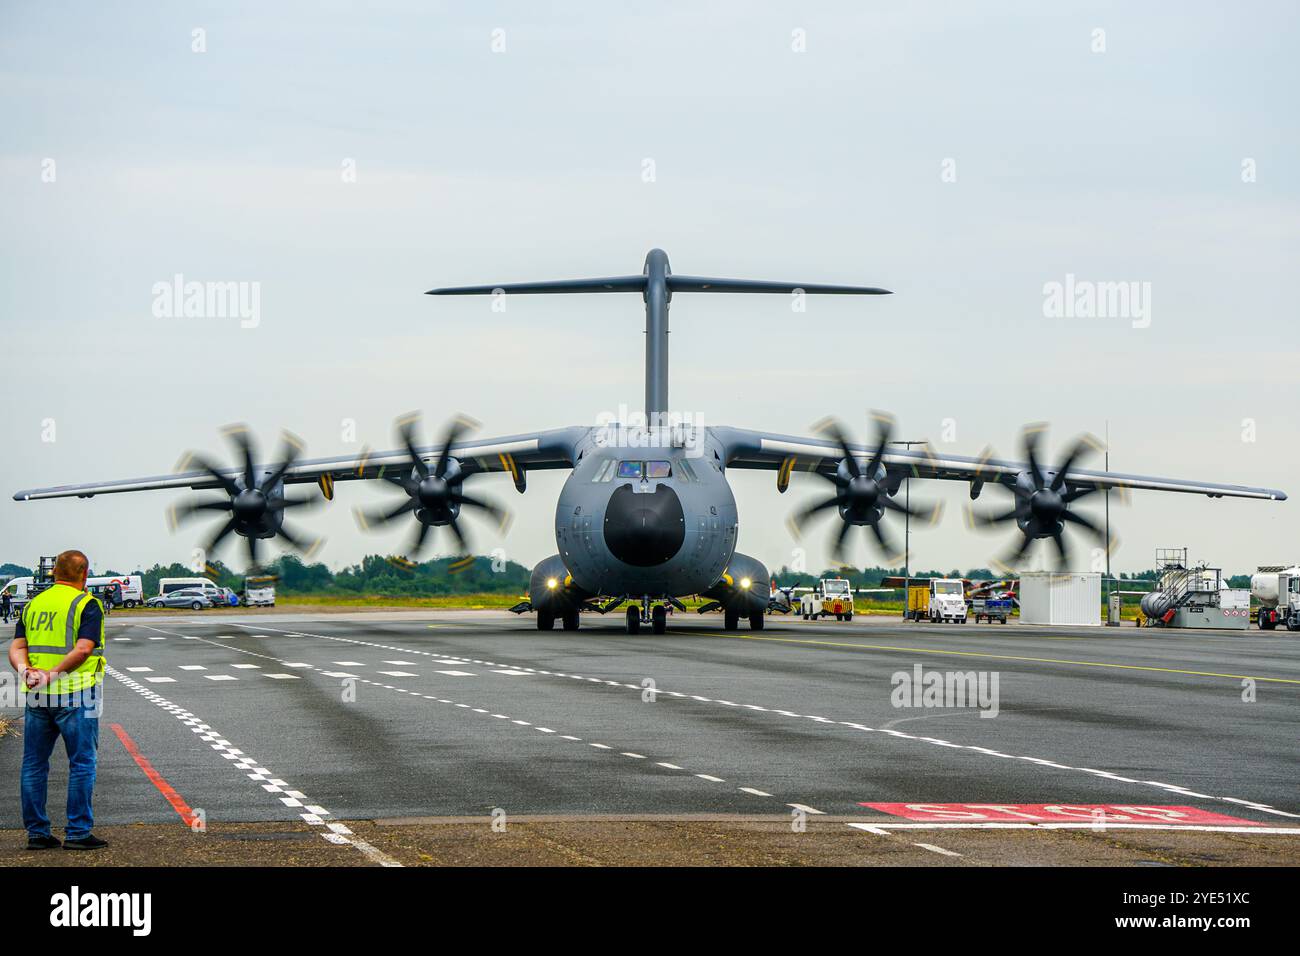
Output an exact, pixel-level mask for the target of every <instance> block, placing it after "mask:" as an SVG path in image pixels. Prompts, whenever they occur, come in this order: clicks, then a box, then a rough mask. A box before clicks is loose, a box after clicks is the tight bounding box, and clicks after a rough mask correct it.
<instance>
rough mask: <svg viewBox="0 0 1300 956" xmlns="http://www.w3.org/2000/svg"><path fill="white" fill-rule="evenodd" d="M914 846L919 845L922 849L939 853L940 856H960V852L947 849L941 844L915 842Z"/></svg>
mask: <svg viewBox="0 0 1300 956" xmlns="http://www.w3.org/2000/svg"><path fill="white" fill-rule="evenodd" d="M912 845H913V846H919V847H920V848H921V849H922V850H929V851H930V852H931V853H938V854H939V855H940V856H955V857H960V856H961V854H960V853H954V852H952V850H945V849H944V848H943V847H941V846H935V845H934V844H933V843H914V844H912Z"/></svg>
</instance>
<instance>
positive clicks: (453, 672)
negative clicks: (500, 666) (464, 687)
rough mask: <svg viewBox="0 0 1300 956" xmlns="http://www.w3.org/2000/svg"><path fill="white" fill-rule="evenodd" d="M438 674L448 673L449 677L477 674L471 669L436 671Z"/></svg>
mask: <svg viewBox="0 0 1300 956" xmlns="http://www.w3.org/2000/svg"><path fill="white" fill-rule="evenodd" d="M434 673H436V674H446V675H447V676H448V677H474V676H476V675H475V674H472V673H470V672H469V671H435V672H434Z"/></svg>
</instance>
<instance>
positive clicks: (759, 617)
mask: <svg viewBox="0 0 1300 956" xmlns="http://www.w3.org/2000/svg"><path fill="white" fill-rule="evenodd" d="M749 629H750V630H751V631H761V630H762V629H763V612H762V611H759V612H758V613H757V614H751V615H749Z"/></svg>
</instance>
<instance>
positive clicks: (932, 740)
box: [218, 624, 1300, 819]
mask: <svg viewBox="0 0 1300 956" xmlns="http://www.w3.org/2000/svg"><path fill="white" fill-rule="evenodd" d="M237 626H238V627H247V628H250V629H257V630H266V631H271V632H272V633H280V634H286V635H289V636H294V637H314V638H318V639H321V640H328V641H336V642H340V643H344V644H352V645H356V646H362V647H374V648H378V649H380V650H391V651H398V652H404V653H408V654H417V655H423V656H426V657H435V658H439V659H451V655H445V656H444V655H442V654H433V653H431V652H428V651H418V650H412V649H410V648H400V647H393V646H392V645H388V644H376V643H374V642H373V641H361V640H356V639H354V638H347V637H338V636H336V635H331V634H307V633H300V632H288V631H283V630H280V629H277V628H271V627H265V626H263V625H251V624H240V625H237ZM689 633H694V632H689ZM699 633H701V634H703V635H704V636H734V637H740V638H743V639H746V640H782V639H780V638H754V637H748V636H746V635H718V634H714V633H713V632H699ZM796 643H801V642H796ZM802 643H823V642H802ZM218 646H226V645H218ZM844 646H847V647H856V648H866V649H889V650H916V651H918V652H920V653H937V654H957V655H961V656H973V657H984V656H992V657H998V656H999V655H984V654H977V653H974V652H965V651H927V650H926V649H924V648H898V647H888V648H887V647H885V646H884V645H862V644H848V645H844ZM236 649H237V650H238V648H236ZM1011 659H1013V660H1043V659H1041V658H1011ZM459 662H460V663H470V664H480V665H485V666H496V664H495V662H491V661H482V660H477V659H476V658H461V659H460V661H459ZM1055 663H1069V662H1055ZM1080 663H1085V664H1086V663H1095V662H1086V661H1084V662H1080ZM1097 666H1101V667H1126V666H1128V665H1118V664H1116V665H1110V664H1097ZM518 667H519V669H521V670H526V671H529V672H531V673H542V671H540V670H538V669H537V668H532V667H527V666H524V665H518ZM1140 669H1149V668H1140ZM1156 669H1158V668H1156ZM1175 673H1181V672H1175ZM551 676H556V677H568V678H572V679H573V680H577V681H581V682H584V683H597V684H605V685H608V686H613V687H619V688H625V689H628V690H633V691H636V692H637V693H641V692H642V691H643V690H644V688H642V687H641V686H640V685H639V684H631V683H620V682H618V681H607V680H605V679H603V678H599V677H586V676H583V675H581V674H564V675H561V674H555V675H551ZM1210 676H1231V675H1210ZM1258 679H1259V680H1278V681H1280V679H1279V678H1258ZM1281 682H1282V683H1300V682H1293V681H1281ZM657 693H658V694H659V695H660V696H665V697H676V698H682V699H686V698H690V699H695V700H700V701H701V702H708V703H718V704H721V703H724V702H723V701H718V700H710V698H707V697H703V698H700V697H698V696H695V695H687V694H683V693H680V692H677V691H670V690H663V689H660V690H659V691H658V692H657ZM725 703H726V705H727V706H737V705H736V704H735V703H734V702H732V701H727V702H725ZM739 706H742V707H745V708H746V709H749V710H754V711H756V712H766V713H777V714H781V715H783V716H787V717H792V718H796V719H808V720H813V721H815V722H818V723H822V724H836V725H839V726H843V727H848V728H850V729H852V730H857V731H861V732H863V733H883V734H886V735H887V736H891V737H896V738H899V739H903V740H915V741H920V742H923V743H928V744H931V745H933V746H937V747H947V748H951V749H954V750H967V751H971V752H975V753H982V754H985V755H989V756H994V757H997V758H998V759H1006V760H1020V761H1024V762H1026V763H1032V764H1035V765H1037V766H1042V767H1049V768H1051V769H1055V770H1066V771H1074V772H1078V773H1087V774H1090V775H1092V776H1098V777H1103V778H1106V779H1109V780H1114V781H1116V782H1121V783H1123V782H1131V783H1135V784H1139V785H1145V786H1154V787H1158V788H1160V789H1163V790H1168V791H1171V792H1175V793H1181V794H1183V795H1188V796H1198V797H1201V798H1203V799H1208V800H1232V802H1236V803H1241V804H1242V805H1244V806H1249V807H1251V808H1252V809H1255V810H1259V811H1260V812H1262V813H1269V814H1273V815H1275V816H1282V817H1289V818H1291V819H1300V814H1297V813H1290V812H1288V811H1286V810H1279V809H1277V808H1275V807H1272V806H1270V805H1268V804H1265V803H1259V802H1257V801H1244V800H1239V799H1233V798H1229V797H1221V796H1217V795H1213V794H1200V793H1198V792H1196V791H1193V790H1188V789H1186V788H1183V787H1178V786H1176V785H1174V784H1166V783H1161V782H1159V781H1151V780H1133V779H1132V778H1128V777H1121V776H1119V775H1118V774H1112V773H1110V772H1108V771H1104V770H1094V769H1092V768H1088V767H1072V766H1069V765H1068V764H1063V763H1057V762H1056V761H1053V760H1046V759H1044V758H1042V757H1030V756H1025V755H1022V754H1005V753H1002V752H1000V751H995V750H990V749H989V748H987V747H979V746H974V745H969V744H957V743H952V742H951V741H947V740H942V739H940V738H937V737H924V736H919V735H916V734H908V733H904V732H903V731H900V730H889V729H879V728H875V727H868V726H867V725H865V724H861V723H855V722H853V721H847V720H838V721H837V720H833V719H831V718H827V717H820V716H815V715H800V714H796V713H794V712H793V711H787V710H772V709H770V708H766V707H762V706H760V705H756V704H742V705H739ZM741 789H744V788H743V787H742V788H741Z"/></svg>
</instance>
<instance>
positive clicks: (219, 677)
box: [203, 674, 239, 680]
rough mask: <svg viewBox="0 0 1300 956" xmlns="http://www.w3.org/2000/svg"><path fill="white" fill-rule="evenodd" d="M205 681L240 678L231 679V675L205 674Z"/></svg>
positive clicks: (236, 678)
mask: <svg viewBox="0 0 1300 956" xmlns="http://www.w3.org/2000/svg"><path fill="white" fill-rule="evenodd" d="M203 679H204V680H239V678H238V677H231V676H230V675H229V674H204V675H203Z"/></svg>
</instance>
